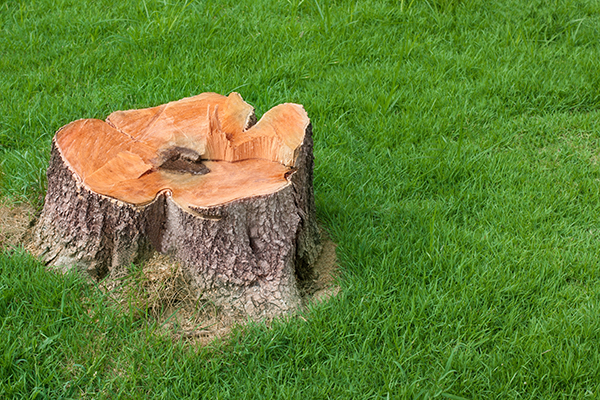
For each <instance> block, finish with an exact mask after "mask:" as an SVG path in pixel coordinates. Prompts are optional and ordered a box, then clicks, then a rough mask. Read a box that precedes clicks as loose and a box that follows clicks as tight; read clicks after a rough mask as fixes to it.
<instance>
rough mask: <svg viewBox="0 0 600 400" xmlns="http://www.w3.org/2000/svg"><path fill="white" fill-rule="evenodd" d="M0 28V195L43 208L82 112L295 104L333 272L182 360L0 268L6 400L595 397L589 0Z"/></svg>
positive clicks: (90, 6) (288, 7)
mask: <svg viewBox="0 0 600 400" xmlns="http://www.w3.org/2000/svg"><path fill="white" fill-rule="evenodd" d="M0 23H1V33H0V54H2V56H1V57H0V71H1V73H0V93H1V98H2V101H1V102H0V113H1V118H0V160H1V163H2V173H3V175H2V191H3V195H4V196H7V197H11V198H13V199H22V200H23V199H24V200H26V201H30V202H33V203H36V204H38V205H39V204H40V202H41V201H42V196H43V193H44V185H45V182H44V179H45V178H44V172H45V168H46V166H47V163H48V157H49V149H50V140H51V138H52V136H53V134H54V132H55V131H56V130H57V129H58V128H59V127H60V126H62V125H64V124H66V123H68V122H70V121H72V120H74V119H78V118H89V117H96V118H104V117H106V115H107V114H108V113H110V112H111V111H113V110H117V109H129V108H134V107H146V106H153V105H157V104H160V103H164V102H167V101H171V100H176V99H179V98H182V97H185V96H190V95H194V94H197V93H200V92H205V91H215V92H219V93H224V94H227V93H229V92H231V91H234V90H235V91H238V92H240V93H241V94H242V96H243V97H244V98H245V99H246V100H247V101H248V102H249V103H251V104H253V105H254V106H256V107H257V109H258V111H259V112H264V111H266V110H267V109H268V108H270V107H272V106H274V105H276V104H278V103H281V102H297V103H302V104H304V106H305V108H306V109H307V111H308V113H309V115H310V117H311V119H312V121H313V125H314V134H315V155H316V170H315V193H316V200H317V210H318V215H319V218H320V220H321V221H322V222H323V223H324V224H325V225H326V227H327V229H328V230H329V232H330V234H331V236H332V237H333V238H334V240H335V241H336V242H337V243H338V244H339V247H338V257H339V259H340V263H341V265H342V271H343V277H342V279H341V280H340V284H341V286H342V290H341V293H340V294H339V295H338V296H337V297H336V298H334V299H332V300H331V301H330V302H328V303H325V304H319V305H314V306H313V307H311V310H310V312H308V313H306V314H305V315H304V317H303V318H290V319H289V320H286V321H281V322H277V323H275V324H274V325H273V326H271V327H270V328H267V327H264V326H260V325H252V326H250V327H247V328H246V329H244V330H243V332H242V331H239V332H237V333H234V335H233V336H232V337H231V338H230V339H228V340H226V341H224V342H219V343H215V344H214V345H211V346H208V347H206V348H197V347H194V346H189V345H186V344H185V343H182V342H175V343H173V342H172V341H171V340H170V339H169V338H168V337H165V336H161V335H157V334H156V333H155V332H154V333H153V329H154V328H156V327H155V326H154V327H153V326H152V325H150V326H149V325H148V324H147V323H146V322H145V320H144V319H140V318H139V317H136V315H138V314H139V313H137V312H134V311H135V310H132V311H131V313H129V314H127V313H125V314H123V313H121V312H119V310H118V309H117V308H115V307H114V306H112V305H111V304H112V303H111V302H110V301H107V299H106V298H105V297H103V295H102V294H101V292H99V291H98V290H95V289H94V288H92V287H89V286H87V285H86V284H85V283H83V282H82V281H81V280H80V279H79V278H77V277H75V276H71V275H67V276H55V275H53V274H50V273H47V272H45V271H44V269H43V267H42V266H41V265H40V264H39V263H38V262H36V261H34V260H32V259H31V258H29V257H28V256H26V255H24V254H22V253H20V252H16V253H11V252H7V253H4V254H3V255H2V256H0V338H1V340H0V363H1V369H0V397H6V398H11V397H15V398H49V399H50V398H52V399H54V398H70V397H75V398H119V397H121V398H148V397H156V398H187V397H193V398H198V397H206V398H269V397H274V398H404V397H407V398H434V397H445V398H458V397H464V398H557V399H558V398H587V397H590V398H593V397H597V396H598V395H599V394H600V318H598V313H599V311H598V310H599V309H600V272H599V271H600V265H599V262H598V256H597V253H598V248H599V246H598V241H599V240H600V224H599V223H598V215H599V212H600V203H599V201H598V198H599V194H600V180H599V179H600V165H599V158H598V157H599V150H598V149H599V144H600V126H599V122H598V121H599V120H600V91H599V90H598V88H599V87H600V63H599V61H598V60H600V42H599V41H598V37H600V32H599V31H600V4H599V3H598V2H596V1H593V0H552V1H541V0H535V1H522V0H512V1H511V0H509V1H504V2H485V1H480V0H462V1H460V0H429V1H424V0H414V1H408V0H401V1H384V0H366V1H361V2H350V1H330V2H326V1H324V0H304V1H301V0H289V1H254V2H250V1H219V2H216V1H187V2H175V1H172V2H168V1H153V0H147V1H127V2H112V1H96V2H87V1H74V0H63V1H53V2H50V1H45V0H42V1H36V2H16V1H4V2H2V3H1V4H0ZM453 396H454V397H453ZM457 396H458V397H457Z"/></svg>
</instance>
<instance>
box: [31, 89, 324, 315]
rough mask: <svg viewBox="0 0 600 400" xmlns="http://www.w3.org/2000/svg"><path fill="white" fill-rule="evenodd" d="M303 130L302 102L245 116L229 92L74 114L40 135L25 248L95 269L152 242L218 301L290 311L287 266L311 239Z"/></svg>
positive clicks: (292, 269)
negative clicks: (45, 150)
mask: <svg viewBox="0 0 600 400" xmlns="http://www.w3.org/2000/svg"><path fill="white" fill-rule="evenodd" d="M312 175H313V142H312V132H311V124H310V120H309V118H308V116H307V114H306V112H305V110H304V108H303V107H302V106H301V105H298V104H290V103H287V104H281V105H278V106H276V107H274V108H272V109H271V110H270V111H268V112H267V113H265V114H264V115H263V117H262V118H261V119H260V121H258V122H256V117H255V116H254V108H253V107H252V106H250V105H249V104H247V103H246V102H244V101H243V100H242V98H241V96H240V95H239V94H237V93H231V94H230V95H229V96H222V95H219V94H216V93H203V94H200V95H197V96H194V97H190V98H185V99H182V100H179V101H175V102H171V103H168V104H164V105H162V106H158V107H153V108H147V109H141V110H129V111H117V112H114V113H112V114H110V115H109V116H108V118H107V119H106V121H100V120H97V119H82V120H78V121H74V122H72V123H70V124H68V125H66V126H64V127H63V128H61V129H60V130H59V131H58V132H57V133H56V135H55V137H54V139H53V142H52V153H51V160H50V167H49V168H48V192H47V194H46V199H45V204H44V209H43V211H42V214H41V216H40V218H39V220H38V222H37V224H36V226H35V228H34V231H33V241H32V245H31V246H30V248H32V249H33V252H34V253H36V254H37V255H38V256H40V257H42V259H43V260H44V261H45V262H46V263H47V264H48V265H52V266H57V267H61V268H63V269H72V268H76V269H78V270H81V271H85V272H87V273H88V274H89V275H90V276H91V277H93V278H94V279H96V280H100V279H103V278H105V277H119V276H121V275H123V274H124V273H125V271H126V269H127V266H129V265H130V264H131V263H139V262H143V261H144V260H146V259H147V258H148V257H150V255H151V254H152V253H153V251H154V250H157V251H158V252H160V253H163V254H168V255H170V256H171V257H173V258H174V259H175V260H177V261H178V262H179V263H180V264H181V266H182V268H183V269H184V271H185V273H186V275H187V277H188V279H189V281H190V282H191V284H192V285H193V286H194V288H195V290H196V291H197V293H198V294H199V298H200V299H203V300H209V301H212V302H214V304H216V305H218V306H219V307H220V309H221V310H222V312H224V313H230V314H235V315H247V316H250V317H259V318H260V317H272V316H275V315H279V314H282V313H285V312H288V311H292V310H295V309H298V308H299V307H300V305H301V297H300V292H299V289H298V277H307V276H310V274H311V268H312V264H313V262H314V261H315V258H316V257H317V255H318V253H319V251H320V237H319V231H318V228H317V225H316V220H315V206H314V197H313V187H312V180H313V176H312Z"/></svg>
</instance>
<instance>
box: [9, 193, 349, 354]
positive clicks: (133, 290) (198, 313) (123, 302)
mask: <svg viewBox="0 0 600 400" xmlns="http://www.w3.org/2000/svg"><path fill="white" fill-rule="evenodd" d="M35 219H36V212H35V208H34V207H32V206H31V205H29V204H27V203H14V202H11V201H10V200H8V199H0V250H9V249H11V248H15V247H18V246H19V245H23V247H25V248H27V237H28V232H29V230H30V229H31V226H32V225H33V223H34V222H35ZM321 236H322V238H323V250H322V251H321V254H320V255H319V257H318V258H317V261H316V262H315V264H314V272H315V273H314V275H313V276H312V277H311V278H310V279H306V280H304V281H303V282H302V283H301V290H302V297H303V302H304V304H305V305H308V304H311V303H315V302H320V301H326V300H327V299H329V298H330V297H331V296H335V295H337V293H338V292H339V286H337V285H336V279H337V277H338V276H339V269H338V265H337V258H336V254H335V248H336V244H335V243H333V242H332V241H331V240H330V239H329V237H328V236H327V233H326V232H325V231H324V230H321ZM52 270H53V271H56V270H54V269H52ZM99 288H100V289H101V290H103V291H104V292H108V291H110V292H112V294H113V296H112V297H113V299H114V300H115V303H116V304H118V305H119V307H128V306H131V305H132V306H134V307H136V309H138V310H139V314H140V315H139V317H140V318H149V319H150V320H149V321H148V322H149V323H152V322H157V323H158V324H159V326H161V331H162V332H163V333H167V334H168V335H170V336H171V337H172V338H173V339H174V340H180V339H183V340H187V341H190V342H191V343H198V344H200V345H206V344H208V343H210V342H211V341H213V340H214V339H216V338H223V337H225V336H226V335H227V334H228V333H229V332H230V331H231V329H232V328H233V327H234V326H236V325H243V324H244V323H245V322H247V321H246V320H242V319H232V318H230V317H226V316H223V315H221V314H219V310H218V308H217V307H215V306H214V305H213V304H210V303H199V302H198V300H197V295H196V294H195V293H194V292H193V290H191V289H190V285H189V279H188V278H187V277H186V276H185V275H184V273H183V270H182V269H181V268H180V266H179V265H178V264H177V263H176V262H173V261H172V260H170V259H169V258H168V257H167V256H165V255H162V254H160V253H158V252H156V253H155V254H154V255H153V257H151V258H150V259H149V260H148V261H147V262H146V263H144V264H143V265H141V266H139V267H135V268H134V269H133V270H131V271H129V275H127V276H123V277H121V278H120V279H116V280H110V281H108V280H106V281H103V282H101V283H100V284H99ZM131 301H133V303H131ZM124 311H126V310H125V309H124Z"/></svg>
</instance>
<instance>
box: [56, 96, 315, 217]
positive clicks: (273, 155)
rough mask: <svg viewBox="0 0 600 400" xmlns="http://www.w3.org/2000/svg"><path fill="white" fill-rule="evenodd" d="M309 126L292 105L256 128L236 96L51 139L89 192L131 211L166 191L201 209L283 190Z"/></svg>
mask: <svg viewBox="0 0 600 400" xmlns="http://www.w3.org/2000/svg"><path fill="white" fill-rule="evenodd" d="M308 124H309V119H308V116H307V115H306V112H305V111H304V108H303V107H302V106H300V105H297V104H289V103H288V104H282V105H279V106H276V107H274V108H273V109H271V110H270V111H268V112H267V113H265V114H264V116H263V117H262V118H261V119H260V121H258V122H256V117H255V116H254V109H253V108H252V106H250V105H248V104H247V103H245V102H244V101H243V100H242V98H241V96H240V95H239V94H237V93H231V94H230V95H229V96H222V95H219V94H216V93H203V94H201V95H198V96H194V97H190V98H186V99H182V100H179V101H175V102H171V103H168V104H164V105H162V106H158V107H152V108H147V109H141V110H129V111H117V112H114V113H112V114H111V115H109V117H108V118H107V120H106V122H104V121H100V120H96V119H85V120H78V121H74V122H72V123H70V124H69V125H67V126H65V127H64V128H62V129H61V130H60V131H59V132H58V133H57V135H56V146H57V149H58V150H59V152H60V154H61V155H62V157H63V159H64V161H65V162H66V163H67V165H69V166H70V167H71V169H72V170H73V171H74V172H75V173H76V175H77V176H79V178H80V179H81V180H82V181H83V183H84V184H85V185H86V186H88V187H89V188H90V189H91V190H92V191H94V192H96V193H99V194H102V195H105V196H109V197H113V198H115V199H118V200H121V201H125V202H127V203H131V204H135V205H143V204H147V203H149V202H151V201H152V200H153V199H154V198H155V197H156V195H157V194H158V193H160V192H161V191H165V190H168V191H170V192H171V193H172V196H173V200H174V201H175V202H177V203H179V204H180V205H182V206H187V207H207V206H212V205H218V204H224V203H227V202H230V201H233V200H236V199H241V198H246V197H253V196H260V195H265V194H268V193H273V192H275V191H277V190H280V189H281V188H283V187H285V186H287V185H288V184H289V179H290V176H291V174H292V173H293V171H294V167H295V162H296V158H297V153H298V149H299V147H300V145H301V144H302V141H303V139H304V134H305V131H306V128H307V126H308Z"/></svg>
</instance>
